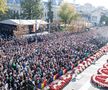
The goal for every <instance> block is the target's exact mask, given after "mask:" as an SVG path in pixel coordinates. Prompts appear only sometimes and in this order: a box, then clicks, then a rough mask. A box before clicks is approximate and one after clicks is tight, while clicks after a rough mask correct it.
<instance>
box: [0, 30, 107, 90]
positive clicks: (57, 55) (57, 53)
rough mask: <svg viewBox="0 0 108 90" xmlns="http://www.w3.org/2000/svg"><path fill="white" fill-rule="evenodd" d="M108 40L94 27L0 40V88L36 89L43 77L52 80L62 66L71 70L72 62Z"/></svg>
mask: <svg viewBox="0 0 108 90" xmlns="http://www.w3.org/2000/svg"><path fill="white" fill-rule="evenodd" d="M107 41H108V40H107V38H105V37H103V36H101V35H100V34H99V31H98V33H97V32H96V31H95V30H91V31H87V32H83V33H74V34H73V33H70V32H56V33H52V34H48V35H40V36H34V37H31V38H29V39H28V38H20V39H17V38H13V39H12V40H8V41H7V40H4V39H0V87H1V88H5V90H33V89H34V90H36V88H37V86H38V84H39V83H42V82H43V80H45V79H47V81H48V82H47V84H49V83H51V82H52V80H51V77H53V75H55V74H57V73H58V72H60V70H61V69H62V68H66V69H67V70H71V69H72V65H75V64H78V62H81V61H83V60H84V59H85V58H87V57H88V56H89V55H92V54H93V53H95V52H96V51H97V50H98V49H99V48H101V47H102V46H103V45H105V44H106V42H107ZM27 88H28V89H27ZM31 88H32V89H31ZM3 90H4V89H3Z"/></svg>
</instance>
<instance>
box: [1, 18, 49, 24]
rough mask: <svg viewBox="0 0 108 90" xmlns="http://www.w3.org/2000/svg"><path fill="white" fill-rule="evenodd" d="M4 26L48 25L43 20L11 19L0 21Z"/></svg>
mask: <svg viewBox="0 0 108 90" xmlns="http://www.w3.org/2000/svg"><path fill="white" fill-rule="evenodd" d="M0 23H2V24H9V25H34V24H48V23H47V22H46V21H43V20H20V19H9V20H3V21H0Z"/></svg>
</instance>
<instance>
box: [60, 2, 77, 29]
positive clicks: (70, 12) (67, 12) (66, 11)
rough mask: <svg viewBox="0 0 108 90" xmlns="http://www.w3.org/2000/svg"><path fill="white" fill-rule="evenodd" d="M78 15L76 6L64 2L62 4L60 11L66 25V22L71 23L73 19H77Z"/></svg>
mask: <svg viewBox="0 0 108 90" xmlns="http://www.w3.org/2000/svg"><path fill="white" fill-rule="evenodd" d="M78 16H79V15H78V14H77V12H76V11H75V8H74V7H73V6H72V5H71V4H68V3H64V4H63V5H61V7H60V11H59V17H60V18H61V20H62V21H63V22H64V24H65V27H66V24H70V23H71V21H72V20H75V19H77V18H78Z"/></svg>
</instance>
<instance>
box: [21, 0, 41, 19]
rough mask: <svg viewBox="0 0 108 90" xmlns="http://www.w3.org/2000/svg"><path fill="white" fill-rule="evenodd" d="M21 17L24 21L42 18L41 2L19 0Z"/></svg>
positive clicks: (38, 0) (36, 0)
mask: <svg viewBox="0 0 108 90" xmlns="http://www.w3.org/2000/svg"><path fill="white" fill-rule="evenodd" d="M21 10H22V13H21V16H22V18H24V19H37V18H41V17H42V5H41V0H21Z"/></svg>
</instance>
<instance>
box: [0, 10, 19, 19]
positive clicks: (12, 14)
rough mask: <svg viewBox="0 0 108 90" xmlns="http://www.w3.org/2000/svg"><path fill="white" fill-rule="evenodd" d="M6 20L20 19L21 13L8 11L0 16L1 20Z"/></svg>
mask: <svg viewBox="0 0 108 90" xmlns="http://www.w3.org/2000/svg"><path fill="white" fill-rule="evenodd" d="M4 19H19V13H18V12H15V11H13V10H8V11H6V12H5V13H2V14H0V20H4Z"/></svg>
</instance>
